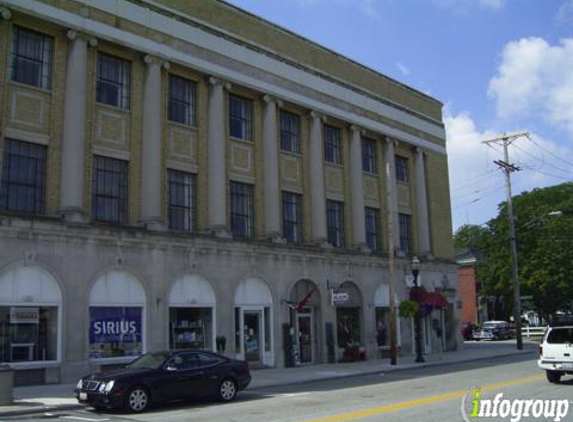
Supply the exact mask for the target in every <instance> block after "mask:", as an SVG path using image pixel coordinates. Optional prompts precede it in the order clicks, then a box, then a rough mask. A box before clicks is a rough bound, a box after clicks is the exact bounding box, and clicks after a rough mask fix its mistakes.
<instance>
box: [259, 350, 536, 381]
mask: <svg viewBox="0 0 573 422" xmlns="http://www.w3.org/2000/svg"><path fill="white" fill-rule="evenodd" d="M535 352H536V351H535V350H523V351H519V352H518V351H515V352H507V353H502V354H499V355H495V356H482V357H477V358H476V357H473V358H467V359H461V360H458V361H455V362H452V361H443V360H442V361H435V362H424V363H409V364H407V366H406V365H403V366H394V367H392V366H390V367H387V368H381V369H376V370H368V371H364V372H356V373H352V374H348V373H347V374H341V375H327V376H323V377H317V378H313V379H310V380H297V381H290V382H282V383H280V384H279V383H272V384H268V385H261V386H257V387H249V388H248V391H258V390H264V389H266V388H273V387H277V386H280V387H286V386H292V385H297V384H309V383H314V382H321V381H326V380H330V379H339V378H353V377H360V376H363V375H376V374H382V373H390V372H399V371H412V370H416V369H419V368H428V367H434V366H445V365H455V364H458V363H464V362H478V361H483V360H489V359H494V358H495V359H497V358H503V357H508V356H518V355H528V354H533V353H535Z"/></svg>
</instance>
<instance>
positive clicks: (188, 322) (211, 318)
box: [169, 274, 223, 351]
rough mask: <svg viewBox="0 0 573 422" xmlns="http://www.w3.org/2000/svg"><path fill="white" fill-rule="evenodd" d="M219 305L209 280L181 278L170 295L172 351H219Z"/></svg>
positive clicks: (195, 276) (197, 276)
mask: <svg viewBox="0 0 573 422" xmlns="http://www.w3.org/2000/svg"><path fill="white" fill-rule="evenodd" d="M215 304H216V299H215V292H214V291H213V288H212V287H211V285H210V284H209V282H208V281H207V280H206V279H205V278H203V277H201V276H200V275H196V274H187V275H184V276H182V277H180V278H178V279H177V280H176V281H175V283H173V286H172V287H171V292H170V294H169V347H170V348H171V349H211V350H215ZM221 351H223V350H221Z"/></svg>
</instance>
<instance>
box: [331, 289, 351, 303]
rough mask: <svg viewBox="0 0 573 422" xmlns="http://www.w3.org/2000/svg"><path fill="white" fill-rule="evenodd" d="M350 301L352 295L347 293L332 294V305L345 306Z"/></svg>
mask: <svg viewBox="0 0 573 422" xmlns="http://www.w3.org/2000/svg"><path fill="white" fill-rule="evenodd" d="M349 300H350V295H349V294H348V293H346V292H338V293H335V292H332V304H333V305H343V304H345V303H347V302H348V301H349Z"/></svg>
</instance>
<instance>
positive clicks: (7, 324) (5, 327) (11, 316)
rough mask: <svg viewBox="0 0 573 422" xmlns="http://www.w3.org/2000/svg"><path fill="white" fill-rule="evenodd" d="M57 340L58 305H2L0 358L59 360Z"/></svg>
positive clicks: (3, 360)
mask: <svg viewBox="0 0 573 422" xmlns="http://www.w3.org/2000/svg"><path fill="white" fill-rule="evenodd" d="M57 344H58V308H57V307H55V306H53V307H29V306H5V307H0V362H30V361H45V360H57V358H58V357H57Z"/></svg>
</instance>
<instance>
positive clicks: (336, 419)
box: [305, 374, 544, 422]
mask: <svg viewBox="0 0 573 422" xmlns="http://www.w3.org/2000/svg"><path fill="white" fill-rule="evenodd" d="M543 377H544V375H543V374H540V375H535V376H531V377H524V378H516V379H513V380H510V381H502V382H496V383H492V384H486V385H484V386H481V387H478V386H476V388H479V389H480V390H481V391H482V392H483V391H491V390H499V389H500V388H505V387H510V386H512V385H517V384H525V383H528V382H533V381H537V380H539V379H541V378H543ZM471 390H473V388H472V389H465V390H458V391H451V392H449V393H444V394H440V395H438V396H432V397H423V398H420V399H415V400H409V401H405V402H401V403H394V404H387V405H384V406H376V407H369V408H366V409H362V410H356V411H353V412H345V413H339V414H338V415H330V416H324V417H321V418H316V419H307V420H305V422H344V421H351V420H354V419H360V418H366V417H369V416H375V415H382V414H385V413H391V412H396V411H398V410H403V409H409V408H411V407H418V406H423V405H425V404H431V403H438V402H442V401H446V400H451V399H455V398H460V397H463V396H465V395H466V394H468V392H469V391H471Z"/></svg>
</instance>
